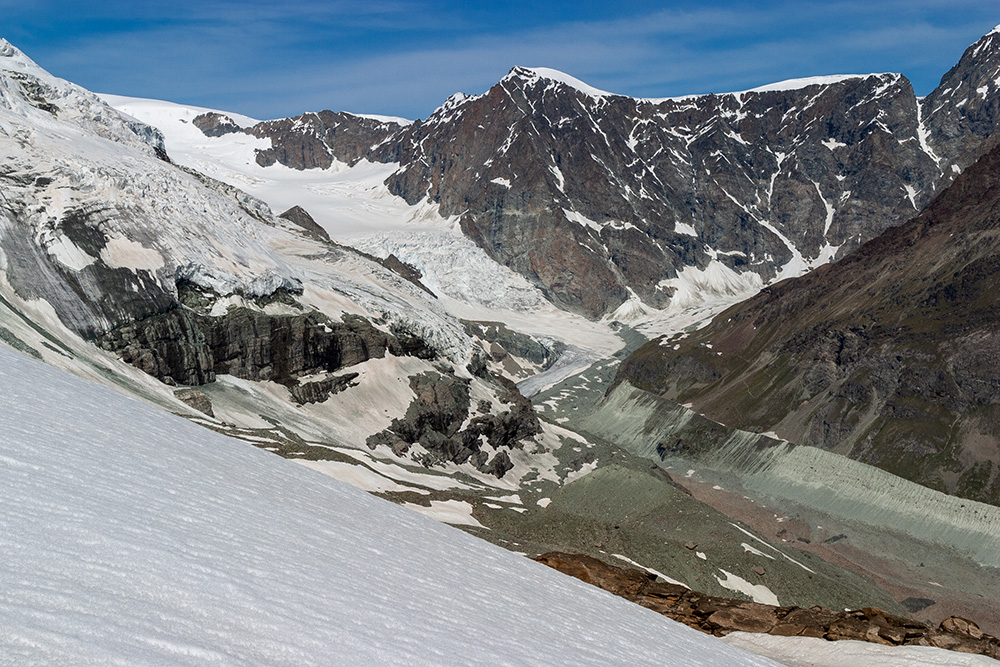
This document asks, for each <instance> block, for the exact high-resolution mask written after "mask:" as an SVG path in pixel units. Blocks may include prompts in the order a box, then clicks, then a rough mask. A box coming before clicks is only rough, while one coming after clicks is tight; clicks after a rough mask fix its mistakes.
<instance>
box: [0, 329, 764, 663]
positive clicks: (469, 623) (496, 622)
mask: <svg viewBox="0 0 1000 667" xmlns="http://www.w3.org/2000/svg"><path fill="white" fill-rule="evenodd" d="M0 394H2V395H3V396H4V405H3V409H2V410H0V434H2V435H0V488H2V489H3V502H2V503H0V562H2V563H3V567H2V568H0V664H17V665H24V664H46V665H53V664H72V665H88V664H101V665H110V664H120V665H142V664H156V665H163V664H191V665H204V664H246V665H282V664H285V665H307V664H364V663H365V662H367V663H369V664H404V663H405V664H489V665H500V664H517V665H523V664H575V665H579V664H600V665H606V664H660V665H663V664H678V665H680V664H683V665H718V664H726V665H765V664H767V665H770V664H774V663H772V662H770V661H769V660H767V659H765V658H762V657H758V656H754V655H751V654H748V653H744V652H743V651H741V650H738V649H736V648H733V647H730V646H727V645H726V644H724V643H722V642H720V641H719V640H717V639H714V638H712V637H708V636H705V635H701V634H699V633H697V632H695V631H693V630H690V629H688V628H686V627H684V626H681V625H679V624H677V623H674V622H673V621H670V620H668V619H665V618H663V617H661V616H659V615H657V614H655V613H653V612H651V611H648V610H646V609H643V608H641V607H639V606H637V605H634V604H632V603H629V602H626V601H624V600H621V599H619V598H616V597H613V596H611V595H609V594H607V593H605V592H603V591H600V590H598V589H596V588H592V587H590V586H587V585H585V584H582V583H580V582H578V581H576V580H574V579H571V578H569V577H565V576H563V575H561V574H559V573H557V572H555V571H554V570H549V569H548V568H546V567H544V566H542V565H538V564H536V563H533V562H531V561H529V560H527V559H525V558H523V557H520V556H517V555H516V554H513V553H510V552H507V551H504V550H502V549H499V548H496V547H493V546H491V545H489V544H487V543H485V542H483V541H480V540H477V539H475V538H473V537H470V536H468V535H466V534H464V533H462V532H460V531H458V530H456V529H453V528H450V527H447V526H443V525H441V524H438V523H437V522H435V521H433V520H431V519H428V518H426V517H423V516H421V515H419V514H417V513H416V512H411V511H409V510H406V509H404V508H402V507H398V506H396V505H392V504H391V503H389V502H387V501H384V500H381V499H379V498H375V497H373V496H369V495H367V494H365V493H363V492H361V491H359V490H357V489H354V488H353V487H350V486H348V485H346V484H342V483H339V482H337V481H336V480H332V479H330V478H328V477H325V476H323V475H320V474H317V473H315V472H313V471H310V470H307V469H305V468H303V467H302V466H299V465H296V464H295V463H292V462H290V461H286V460H284V459H281V458H279V457H276V456H273V455H271V454H268V453H266V452H263V451H260V450H257V449H254V448H252V447H249V446H247V445H245V444H240V443H237V442H235V441H233V440H230V439H228V438H225V437H223V436H221V435H217V434H215V433H213V432H211V431H207V430H205V429H202V428H200V427H198V426H195V425H193V424H190V423H189V422H187V421H185V420H183V419H181V418H178V417H174V416H171V415H169V414H166V413H162V412H160V411H158V410H157V409H155V408H152V407H150V406H147V405H145V404H142V403H139V402H137V401H134V400H131V399H128V398H125V397H122V396H119V395H117V394H115V393H114V392H112V391H110V390H108V389H106V388H104V387H101V386H99V385H96V384H92V383H89V382H87V381H85V380H81V379H79V378H76V377H74V376H70V375H69V374H67V373H65V372H62V371H59V370H57V369H53V368H51V367H48V366H45V365H44V364H41V363H39V362H35V361H33V360H30V359H28V358H26V357H22V356H20V355H18V354H17V353H14V352H11V351H10V350H8V349H7V348H4V347H0Z"/></svg>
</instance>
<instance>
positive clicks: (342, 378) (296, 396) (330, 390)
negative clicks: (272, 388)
mask: <svg viewBox="0 0 1000 667" xmlns="http://www.w3.org/2000/svg"><path fill="white" fill-rule="evenodd" d="M357 377H358V373H344V374H343V375H334V376H333V377H328V378H324V379H322V380H316V381H314V382H301V383H299V384H296V385H292V386H291V387H289V388H288V389H289V391H290V392H291V394H292V399H293V400H294V401H295V402H296V403H298V404H299V405H302V404H303V403H322V402H323V401H325V400H326V399H328V398H330V396H331V395H332V394H338V393H340V392H342V391H344V390H345V389H347V388H348V387H356V386H357V383H356V382H354V379H355V378H357Z"/></svg>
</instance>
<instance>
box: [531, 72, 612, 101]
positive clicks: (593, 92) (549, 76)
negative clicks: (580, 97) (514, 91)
mask: <svg viewBox="0 0 1000 667" xmlns="http://www.w3.org/2000/svg"><path fill="white" fill-rule="evenodd" d="M519 69H521V70H522V71H524V70H526V71H528V72H531V73H532V74H534V75H535V76H536V77H538V78H539V79H546V80H548V81H554V82H556V83H562V84H565V85H567V86H569V87H570V88H575V89H576V90H579V91H580V92H581V93H584V94H585V95H590V96H591V97H606V96H616V94H615V93H609V92H608V91H606V90H600V89H598V88H594V87H593V86H591V85H590V84H587V83H584V82H583V81H580V80H579V79H577V78H576V77H574V76H570V75H569V74H566V73H565V72H560V71H559V70H557V69H552V68H550V67H521V68H519ZM618 97H621V96H620V95H618Z"/></svg>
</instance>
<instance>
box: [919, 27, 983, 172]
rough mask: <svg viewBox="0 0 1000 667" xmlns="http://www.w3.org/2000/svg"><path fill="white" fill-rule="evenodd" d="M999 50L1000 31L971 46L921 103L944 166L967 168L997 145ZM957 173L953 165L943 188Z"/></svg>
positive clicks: (926, 122)
mask: <svg viewBox="0 0 1000 667" xmlns="http://www.w3.org/2000/svg"><path fill="white" fill-rule="evenodd" d="M998 52H1000V33H997V32H991V33H989V34H988V35H986V36H984V37H983V38H982V39H980V40H979V41H977V42H976V43H975V44H973V45H972V46H970V47H969V48H968V49H966V51H965V53H964V54H962V58H961V60H959V61H958V64H957V65H955V66H954V67H952V68H951V69H950V70H948V72H947V74H945V75H944V76H943V77H942V78H941V84H940V85H939V86H938V87H937V88H935V89H934V91H933V92H931V94H930V95H928V96H927V97H925V98H924V99H923V100H922V102H921V105H920V106H921V110H922V111H923V118H924V124H925V126H926V129H927V132H928V137H927V141H928V143H929V144H930V145H931V146H933V147H934V152H935V154H936V155H937V156H938V157H939V158H940V159H941V165H942V167H947V165H948V164H954V165H956V166H957V167H959V168H960V169H962V170H964V169H965V168H966V167H968V166H969V165H971V164H972V163H973V162H975V161H976V159H978V158H979V156H980V155H982V154H983V153H984V152H985V151H986V150H987V149H989V148H991V147H992V146H993V145H994V144H995V143H996V140H995V138H994V135H995V133H996V128H997V123H998V122H1000V96H998V95H997V89H998V85H1000V84H997V77H998V75H1000V67H998V65H1000V63H998V62H997V60H996V54H997V53H998ZM955 175H956V171H955V170H954V169H948V170H947V172H946V174H945V177H944V179H943V183H942V184H941V186H940V187H939V189H941V188H943V186H945V185H947V184H948V183H950V182H951V181H952V180H953V179H954V177H955Z"/></svg>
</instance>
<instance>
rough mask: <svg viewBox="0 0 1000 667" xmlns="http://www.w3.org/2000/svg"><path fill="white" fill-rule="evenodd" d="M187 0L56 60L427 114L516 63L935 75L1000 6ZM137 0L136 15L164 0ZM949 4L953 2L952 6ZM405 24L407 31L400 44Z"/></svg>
mask: <svg viewBox="0 0 1000 667" xmlns="http://www.w3.org/2000/svg"><path fill="white" fill-rule="evenodd" d="M7 1H9V0H0V3H4V2H7ZM185 2H186V3H187V4H185V5H184V9H185V11H186V10H188V9H190V10H191V11H190V13H185V12H182V14H184V18H183V19H177V18H176V17H174V18H171V17H169V16H167V15H164V14H157V13H156V12H153V19H155V20H153V21H152V22H151V23H150V24H148V25H146V24H143V25H142V26H139V25H136V26H125V27H121V26H119V27H121V29H120V30H116V31H113V32H110V33H105V34H101V35H98V36H93V37H79V38H69V39H67V40H66V42H65V44H63V45H62V48H60V49H58V50H54V51H50V52H48V53H46V54H45V60H44V61H42V62H41V64H42V65H43V66H47V67H49V68H50V69H52V70H54V71H55V73H57V74H60V75H63V76H69V77H70V78H75V79H76V80H79V81H80V82H81V83H83V84H84V85H88V86H89V87H95V88H98V89H101V90H102V91H105V92H116V93H121V94H133V95H142V96H159V97H165V98H168V99H173V100H176V101H184V102H190V103H198V104H202V105H205V106H217V107H223V108H228V109H231V110H235V111H243V112H245V113H248V114H250V115H256V116H260V117H273V116H276V115H291V114H295V113H299V112H301V111H305V110H315V109H320V108H334V109H350V110H354V111H361V112H373V113H389V114H396V115H407V116H411V117H412V116H426V115H427V114H429V113H430V112H431V111H432V110H433V109H434V108H435V107H436V106H437V105H438V104H440V103H441V102H442V101H443V100H444V99H445V98H446V97H447V96H448V95H449V94H451V93H453V92H456V91H463V92H471V93H478V92H482V91H483V90H485V89H486V88H488V87H489V86H490V85H492V84H493V83H495V82H496V81H497V80H498V79H499V78H500V77H501V76H503V74H504V73H506V71H507V70H508V69H509V68H510V67H511V66H513V65H516V64H524V65H539V66H548V67H554V68H556V69H561V70H564V71H567V72H569V73H570V74H573V75H574V76H576V77H578V78H580V79H583V80H585V81H587V82H588V83H590V84H592V85H594V86H596V87H598V88H602V89H605V90H611V91H614V92H621V93H625V94H633V95H642V96H649V97H658V96H667V95H681V94H687V93H700V92H711V91H714V92H721V91H726V90H734V89H736V90H738V89H743V88H749V87H752V86H756V85H760V84H763V83H768V82H771V81H775V80H778V79H784V78H790V77H794V76H809V75H816V74H829V73H845V72H848V73H851V72H867V71H885V70H892V71H902V72H903V73H904V74H907V75H909V76H911V78H914V79H915V80H916V79H917V78H920V79H921V80H923V81H930V80H931V79H934V78H935V77H936V78H940V76H941V75H942V74H943V73H944V72H945V71H946V70H947V69H948V67H950V66H951V65H952V64H954V62H955V61H957V58H958V56H960V55H961V52H962V50H963V49H964V48H965V46H967V45H968V44H969V43H971V42H972V41H974V40H975V39H976V38H977V37H978V36H979V35H980V34H982V33H983V32H985V31H987V30H989V29H990V28H991V27H992V24H991V21H990V17H991V16H992V15H993V14H994V13H995V11H994V6H993V3H992V1H991V2H984V1H981V0H979V1H977V0H949V2H947V3H945V2H940V1H938V0H907V1H906V2H903V1H902V0H883V1H880V2H870V1H867V0H865V1H861V0H840V1H839V2H838V1H834V2H825V3H820V2H809V1H803V2H796V3H791V2H771V3H763V4H760V5H757V6H755V7H753V8H750V7H748V6H737V7H735V8H734V7H733V6H731V5H729V6H725V5H722V4H718V3H715V4H713V3H702V5H700V6H697V7H696V8H695V9H666V10H660V11H655V12H651V13H647V14H644V15H641V16H624V17H621V18H614V19H610V20H602V21H565V22H561V23H556V24H552V25H544V26H536V27H531V28H522V29H520V30H516V31H513V32H503V31H500V30H499V29H496V28H493V27H491V26H485V27H484V26H480V27H479V28H478V29H472V28H473V27H471V26H470V25H468V24H466V23H463V21H464V19H463V18H462V17H460V16H450V15H442V14H440V13H435V12H433V11H427V8H420V9H421V11H415V10H414V8H415V7H417V8H419V5H416V4H415V3H413V2H404V1H397V2H393V3H371V4H370V6H366V5H359V4H358V3H354V2H344V1H342V2H320V1H318V0H313V1H309V2H299V3H282V4H277V3H275V4H268V5H263V6H257V5H254V4H247V3H235V2H226V3H206V4H200V3H194V2H192V1H190V0H185ZM158 4H159V3H130V5H145V6H146V7H148V6H149V5H154V6H155V5H158ZM0 6H2V4H0ZM359 7H361V9H360V10H359V9H358V8H359ZM948 7H950V8H951V9H945V8H948ZM131 11H132V12H133V14H128V12H127V11H126V13H125V17H126V18H130V17H131V18H134V17H135V16H137V15H141V14H142V13H143V12H152V11H153V10H150V9H134V10H131ZM160 11H161V12H162V8H161V10H160ZM938 12H951V13H950V14H947V16H949V17H950V18H949V19H948V21H944V20H939V18H938V17H939V14H938ZM956 12H957V15H956ZM941 15H944V14H941ZM931 18H934V20H931ZM345 26H348V27H351V26H354V27H358V28H359V29H361V28H362V27H364V29H366V30H371V31H372V34H373V35H377V36H380V37H381V41H380V45H381V48H380V49H379V50H377V51H372V50H367V49H362V48H359V47H358V45H357V44H353V45H352V43H351V42H349V41H346V38H345V37H344V35H345V33H344V31H345V29H347V28H345ZM423 30H426V31H427V33H426V36H425V35H423V33H421V31H423ZM397 32H398V33H406V35H407V37H408V38H407V39H400V40H399V44H398V45H397V44H396V40H394V39H392V38H391V35H392V34H397ZM386 34H389V35H390V37H389V38H386V37H385V35H386ZM338 35H339V37H338ZM928 45H933V46H932V47H931V48H928ZM29 55H32V54H31V53H30V52H29ZM40 61H41V59H40ZM94 63H101V64H102V67H100V68H95V67H94ZM77 72H89V74H87V75H86V76H81V75H77V74H76V73H77ZM923 92H927V91H926V90H925V91H923Z"/></svg>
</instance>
